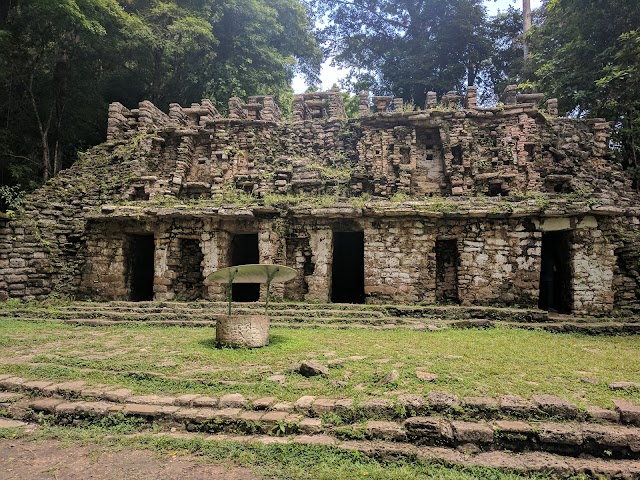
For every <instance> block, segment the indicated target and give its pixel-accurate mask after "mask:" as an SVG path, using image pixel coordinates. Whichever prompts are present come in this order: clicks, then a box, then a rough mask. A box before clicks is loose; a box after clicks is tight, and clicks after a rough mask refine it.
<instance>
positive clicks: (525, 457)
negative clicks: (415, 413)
mask: <svg viewBox="0 0 640 480" xmlns="http://www.w3.org/2000/svg"><path fill="white" fill-rule="evenodd" d="M153 436H154V437H157V438H166V439H179V440H193V439H198V440H199V441H202V442H207V441H212V442H236V443H241V444H245V445H253V444H280V445H288V444H297V445H309V446H329V447H332V448H338V449H341V450H346V451H351V452H354V451H355V452H360V453H362V454H364V455H367V456H371V457H375V458H378V459H380V458H381V459H403V460H407V461H414V460H421V461H424V462H429V463H438V464H444V465H450V466H459V467H476V468H491V469H498V470H503V471H505V472H509V473H512V472H515V473H519V474H524V475H530V474H541V475H544V476H547V475H549V474H552V475H553V476H554V478H555V477H556V476H557V478H567V477H570V476H584V477H585V478H606V479H614V478H615V479H638V478H640V462H638V461H637V460H612V459H601V458H574V457H567V456H562V455H555V454H552V453H546V452H522V453H513V452H509V451H489V452H482V451H480V452H470V451H468V450H465V449H462V450H460V449H454V448H448V447H429V446H416V445H412V444H407V443H398V442H387V441H375V442H372V441H367V440H340V439H337V438H335V437H332V436H329V435H289V436H286V437H273V436H268V435H234V434H224V433H222V434H215V435H206V434H198V433H183V432H180V433H178V432H176V433H168V432H159V433H155V434H153Z"/></svg>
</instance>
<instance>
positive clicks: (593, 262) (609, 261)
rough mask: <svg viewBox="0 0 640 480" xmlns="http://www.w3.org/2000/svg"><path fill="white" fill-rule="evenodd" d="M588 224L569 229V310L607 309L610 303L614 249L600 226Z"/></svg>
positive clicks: (589, 310)
mask: <svg viewBox="0 0 640 480" xmlns="http://www.w3.org/2000/svg"><path fill="white" fill-rule="evenodd" d="M589 227H590V228H578V229H576V230H575V231H574V232H573V239H572V240H573V242H572V245H571V247H572V248H571V255H572V267H573V271H572V273H573V275H572V280H573V284H572V291H573V311H574V312H576V313H587V312H592V313H593V312H608V311H610V310H611V309H612V308H613V302H614V291H613V276H614V268H615V265H616V258H615V255H614V248H613V245H611V244H610V243H609V242H608V241H607V240H606V238H605V236H604V234H603V233H602V231H601V230H600V229H598V228H596V227H595V225H594V226H591V225H589Z"/></svg>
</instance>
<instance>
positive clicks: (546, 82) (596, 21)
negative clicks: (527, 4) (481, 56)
mask: <svg viewBox="0 0 640 480" xmlns="http://www.w3.org/2000/svg"><path fill="white" fill-rule="evenodd" d="M638 25H640V3H638V1H637V0H606V1H605V0H550V1H548V2H546V4H545V8H544V9H543V12H542V17H541V19H540V22H539V24H538V25H537V26H535V27H534V28H533V29H532V31H531V34H530V39H531V49H532V57H531V60H532V63H533V68H534V69H535V78H534V83H535V86H536V87H537V88H538V89H539V90H540V91H542V92H544V93H546V94H547V95H548V96H553V97H557V98H558V100H559V108H560V111H561V112H562V113H565V114H573V115H586V114H589V115H591V116H597V117H604V118H606V119H608V120H610V121H613V122H614V124H615V125H616V131H615V132H614V134H615V136H616V138H617V139H618V140H619V141H620V148H619V153H620V158H621V161H622V163H623V165H625V166H626V167H631V168H633V169H634V173H635V175H638V166H639V165H638V153H639V150H638V148H639V147H638V144H639V139H640V108H639V106H640V105H639V103H640V99H639V97H638V92H639V91H640V90H639V88H638V86H639V85H640V81H639V75H640V55H639V52H640V47H639V40H638ZM637 178H638V177H636V185H637V183H638V182H637Z"/></svg>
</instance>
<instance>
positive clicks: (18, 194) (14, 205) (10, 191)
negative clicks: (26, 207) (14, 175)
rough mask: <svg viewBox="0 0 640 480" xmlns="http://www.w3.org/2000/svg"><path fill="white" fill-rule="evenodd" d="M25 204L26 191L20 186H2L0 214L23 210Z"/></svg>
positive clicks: (0, 187) (0, 191)
mask: <svg viewBox="0 0 640 480" xmlns="http://www.w3.org/2000/svg"><path fill="white" fill-rule="evenodd" d="M23 203H24V191H23V190H22V189H21V188H20V186H19V185H15V186H13V187H10V186H8V185H0V212H2V211H4V212H7V213H9V212H13V211H14V210H19V209H20V208H22V205H23Z"/></svg>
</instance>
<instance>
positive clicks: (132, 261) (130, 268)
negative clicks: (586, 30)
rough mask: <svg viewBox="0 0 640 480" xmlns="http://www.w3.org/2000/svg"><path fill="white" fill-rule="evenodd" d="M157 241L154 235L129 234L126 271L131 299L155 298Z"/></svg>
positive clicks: (143, 300)
mask: <svg viewBox="0 0 640 480" xmlns="http://www.w3.org/2000/svg"><path fill="white" fill-rule="evenodd" d="M154 256H155V242H154V238H153V235H149V234H145V235H129V236H128V238H127V245H126V255H125V271H126V282H127V287H128V289H129V300H131V301H132V302H146V301H151V300H153V278H154Z"/></svg>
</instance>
